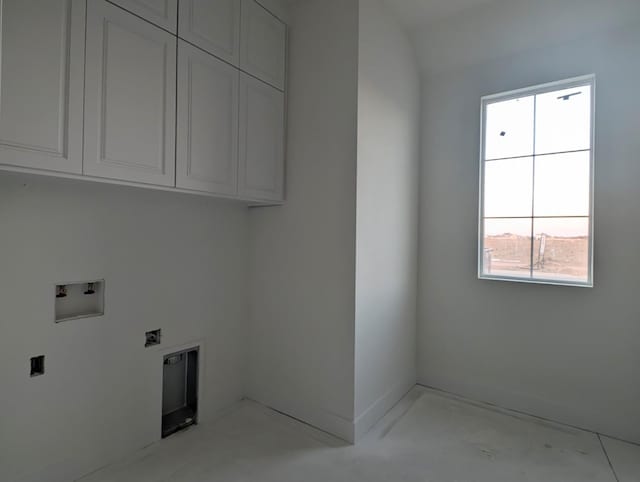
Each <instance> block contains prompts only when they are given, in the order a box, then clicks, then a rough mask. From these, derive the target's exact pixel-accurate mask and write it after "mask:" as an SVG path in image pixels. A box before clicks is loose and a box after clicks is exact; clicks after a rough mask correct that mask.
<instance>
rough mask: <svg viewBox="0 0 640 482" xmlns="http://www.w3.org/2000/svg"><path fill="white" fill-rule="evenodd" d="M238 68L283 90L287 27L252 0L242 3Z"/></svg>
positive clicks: (243, 0)
mask: <svg viewBox="0 0 640 482" xmlns="http://www.w3.org/2000/svg"><path fill="white" fill-rule="evenodd" d="M240 30H241V32H242V35H241V40H240V68H241V69H242V70H244V71H245V72H248V73H249V74H251V75H253V76H255V77H258V78H259V79H262V80H264V81H265V82H267V83H269V84H271V85H272V86H274V87H276V88H277V89H280V90H284V84H285V58H286V43H287V27H286V25H285V24H284V23H282V22H281V21H280V20H279V19H278V18H276V17H275V16H273V15H272V14H271V13H269V12H268V11H267V10H265V9H264V8H263V7H262V6H261V5H259V4H258V3H256V2H255V0H242V24H241V27H240Z"/></svg>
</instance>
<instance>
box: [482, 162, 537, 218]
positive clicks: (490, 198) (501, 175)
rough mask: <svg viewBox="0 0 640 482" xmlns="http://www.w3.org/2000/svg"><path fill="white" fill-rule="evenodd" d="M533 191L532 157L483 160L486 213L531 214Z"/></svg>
mask: <svg viewBox="0 0 640 482" xmlns="http://www.w3.org/2000/svg"><path fill="white" fill-rule="evenodd" d="M532 192H533V158H532V157H524V158H518V159H505V160H503V161H488V162H485V164H484V215H485V217H488V218H493V217H522V216H531V210H532V208H533V206H532V203H533V197H532Z"/></svg>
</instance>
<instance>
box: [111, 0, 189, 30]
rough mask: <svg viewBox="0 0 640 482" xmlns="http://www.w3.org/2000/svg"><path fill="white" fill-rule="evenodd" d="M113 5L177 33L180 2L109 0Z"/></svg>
mask: <svg viewBox="0 0 640 482" xmlns="http://www.w3.org/2000/svg"><path fill="white" fill-rule="evenodd" d="M109 1H110V2H111V3H115V4H116V5H119V6H121V7H122V8H124V9H126V10H128V11H130V12H131V13H134V14H136V15H139V16H140V17H142V18H144V19H145V20H148V21H149V22H151V23H154V24H156V25H157V26H158V27H162V28H164V29H166V30H168V31H169V32H171V33H174V34H175V33H176V29H177V26H178V25H177V24H178V0H109Z"/></svg>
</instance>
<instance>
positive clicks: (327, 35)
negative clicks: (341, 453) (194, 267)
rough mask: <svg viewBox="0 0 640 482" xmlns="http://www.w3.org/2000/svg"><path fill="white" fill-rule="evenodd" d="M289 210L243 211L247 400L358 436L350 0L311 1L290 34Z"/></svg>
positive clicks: (300, 8) (353, 16)
mask: <svg viewBox="0 0 640 482" xmlns="http://www.w3.org/2000/svg"><path fill="white" fill-rule="evenodd" d="M289 41H290V48H289V82H288V85H289V86H290V87H289V92H288V143H287V158H288V159H287V187H288V191H287V203H286V204H285V205H284V206H282V207H274V208H265V209H254V210H252V212H251V213H250V228H251V231H250V252H251V268H250V281H251V300H252V302H251V317H250V319H251V328H250V343H249V379H248V387H247V389H248V395H249V397H250V398H253V399H255V400H257V401H260V402H262V403H265V404H266V405H268V406H271V407H273V408H276V409H278V410H281V411H283V412H286V413H288V414H290V415H293V416H295V417H298V418H301V419H303V420H305V421H307V422H309V423H311V424H313V425H315V426H317V427H320V428H322V429H324V430H327V431H329V432H332V433H334V434H336V435H338V436H340V437H342V438H345V439H347V440H349V439H351V438H352V435H353V434H352V431H353V430H352V429H353V378H354V371H353V370H354V323H353V321H354V312H355V307H354V296H355V182H356V180H355V173H356V142H357V124H356V123H357V88H358V85H357V75H358V72H357V61H358V2H357V0H349V1H344V0H328V1H327V0H307V1H304V2H300V3H298V4H296V5H294V6H293V7H292V11H291V25H290V30H289Z"/></svg>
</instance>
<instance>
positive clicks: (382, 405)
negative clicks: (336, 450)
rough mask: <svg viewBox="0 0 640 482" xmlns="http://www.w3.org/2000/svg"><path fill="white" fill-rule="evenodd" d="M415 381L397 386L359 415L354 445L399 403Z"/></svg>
mask: <svg viewBox="0 0 640 482" xmlns="http://www.w3.org/2000/svg"><path fill="white" fill-rule="evenodd" d="M415 384H416V382H415V380H413V379H412V380H410V381H405V382H402V383H399V384H397V385H396V386H395V387H393V388H392V389H391V390H389V391H388V392H387V393H385V394H384V395H382V396H381V397H380V398H378V399H377V400H376V401H375V402H373V403H372V404H371V405H369V407H368V408H367V409H366V410H365V411H364V412H362V413H361V414H360V415H358V416H357V417H356V419H355V421H354V422H353V434H354V436H353V439H354V443H358V441H359V440H360V439H361V438H362V437H363V436H364V435H365V434H366V433H367V432H368V431H369V430H370V429H371V428H372V427H373V426H374V425H375V424H376V423H377V422H378V421H379V420H380V419H381V418H382V417H384V415H385V414H386V413H387V412H388V411H389V410H391V409H392V408H393V406H394V405H395V404H396V403H398V402H399V401H400V400H401V399H402V397H404V396H405V395H406V394H407V393H408V392H409V391H410V390H411V389H412V388H413V387H414V386H415Z"/></svg>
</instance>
